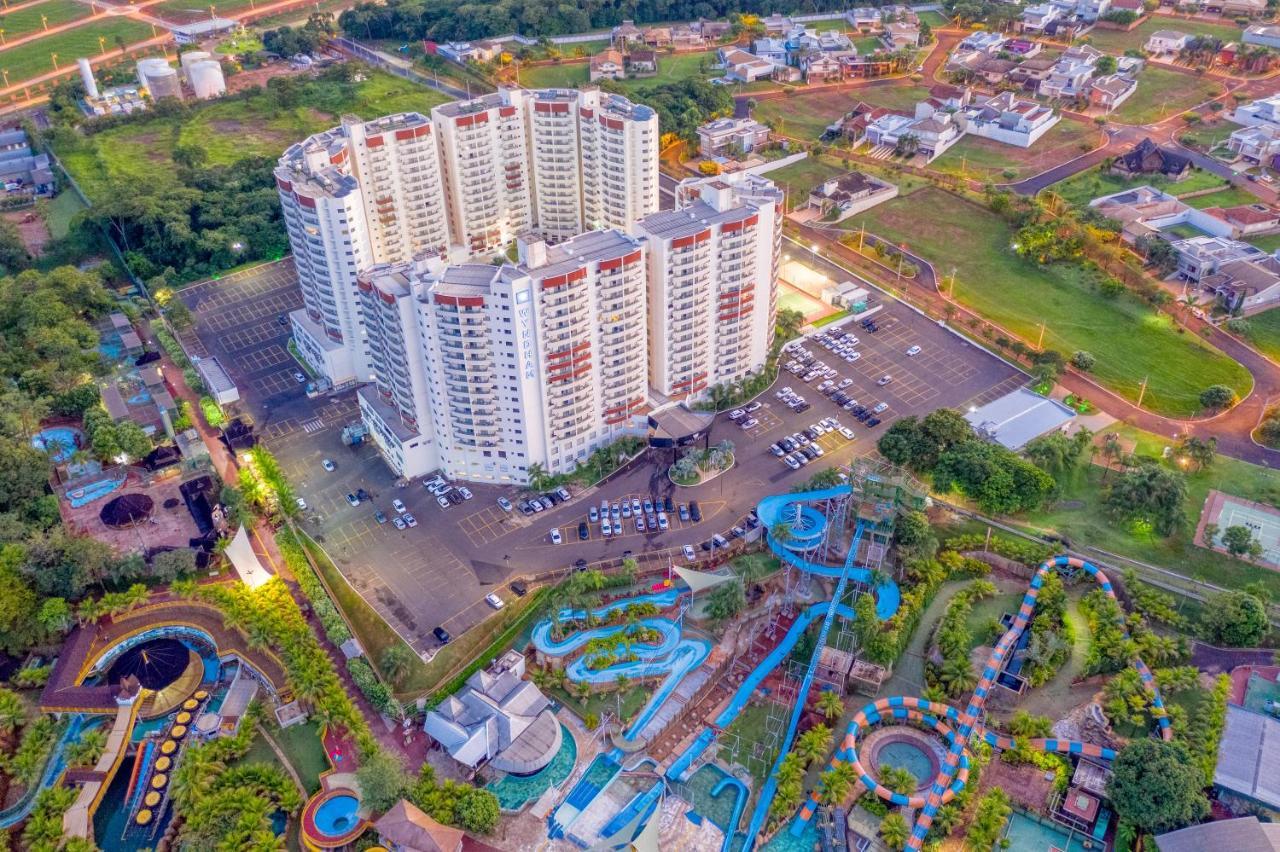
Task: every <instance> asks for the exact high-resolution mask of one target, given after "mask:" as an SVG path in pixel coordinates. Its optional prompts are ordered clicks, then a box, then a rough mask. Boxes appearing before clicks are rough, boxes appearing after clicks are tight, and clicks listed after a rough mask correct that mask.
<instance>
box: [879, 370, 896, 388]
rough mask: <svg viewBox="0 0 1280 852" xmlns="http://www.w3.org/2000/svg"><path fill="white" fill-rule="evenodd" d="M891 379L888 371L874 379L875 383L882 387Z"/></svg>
mask: <svg viewBox="0 0 1280 852" xmlns="http://www.w3.org/2000/svg"><path fill="white" fill-rule="evenodd" d="M891 381H893V376H891V375H889V374H888V373H885V374H884V375H883V376H881V377H880V378H879V379H878V380H877V381H876V384H877V385H879V386H880V387H884V386H885V385H887V384H889V382H891Z"/></svg>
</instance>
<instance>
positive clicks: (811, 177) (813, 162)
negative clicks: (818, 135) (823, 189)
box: [766, 156, 847, 208]
mask: <svg viewBox="0 0 1280 852" xmlns="http://www.w3.org/2000/svg"><path fill="white" fill-rule="evenodd" d="M845 171H847V169H842V168H840V167H839V166H837V165H834V164H832V163H828V162H825V161H823V160H819V159H816V158H814V157H812V156H809V157H805V158H804V159H803V160H800V161H799V162H795V163H792V164H791V165H788V166H783V167H782V168H780V169H774V170H773V171H771V172H766V175H767V176H768V178H769V180H771V181H773V182H774V183H777V184H778V185H779V186H781V187H782V188H783V189H785V190H786V191H787V205H788V206H789V207H791V208H796V207H800V206H803V205H804V204H805V202H806V200H807V199H808V197H809V191H810V190H812V189H813V188H814V187H815V186H817V185H818V184H820V183H822V182H823V181H824V180H827V179H828V178H833V177H835V176H836V175H838V174H843V173H844V172H845Z"/></svg>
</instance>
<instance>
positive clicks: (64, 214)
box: [44, 188, 85, 240]
mask: <svg viewBox="0 0 1280 852" xmlns="http://www.w3.org/2000/svg"><path fill="white" fill-rule="evenodd" d="M83 209H85V208H84V203H83V202H82V201H81V200H80V196H78V195H76V194H75V192H74V191H73V190H71V189H65V188H64V191H63V192H62V193H60V194H59V195H58V196H57V197H56V198H54V199H53V200H51V201H50V202H49V205H48V207H46V208H45V220H44V222H45V224H46V225H48V226H49V235H50V236H51V237H53V238H54V239H55V240H57V239H61V238H62V237H65V236H66V235H67V234H68V233H70V231H71V218H72V217H73V216H75V215H76V214H77V213H79V212H80V211H81V210H83Z"/></svg>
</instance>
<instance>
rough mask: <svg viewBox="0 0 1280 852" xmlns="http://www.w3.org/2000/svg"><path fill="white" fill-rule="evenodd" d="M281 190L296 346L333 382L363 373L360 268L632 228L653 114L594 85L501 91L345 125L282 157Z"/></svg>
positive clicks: (644, 195) (651, 142) (650, 177)
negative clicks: (294, 286) (299, 303)
mask: <svg viewBox="0 0 1280 852" xmlns="http://www.w3.org/2000/svg"><path fill="white" fill-rule="evenodd" d="M276 183H277V186H278V188H279V192H280V199H281V206H282V208H283V211H284V220H285V226H286V228H287V230H288V233H289V241H290V244H291V246H292V248H293V253H294V257H295V263H296V266H297V269H298V277H299V280H300V282H301V286H302V292H303V301H304V308H303V309H302V310H300V311H296V312H294V314H293V315H292V324H293V332H294V339H295V340H296V341H297V344H298V349H299V351H300V352H301V353H302V355H303V357H304V358H306V360H307V362H308V363H309V364H310V365H311V366H312V367H313V368H314V369H316V370H317V371H318V372H320V373H322V374H323V375H324V376H325V377H326V378H328V379H329V380H330V382H332V384H334V385H335V386H341V385H344V384H349V383H353V382H363V381H368V380H369V379H370V378H371V375H372V374H371V373H370V356H369V351H368V347H367V344H366V336H367V330H366V328H365V322H364V318H363V316H362V314H361V301H360V299H359V298H358V296H357V292H356V275H357V274H358V273H359V272H361V271H363V270H365V269H368V268H369V267H371V266H374V265H376V264H383V263H402V262H407V261H409V260H411V259H412V258H413V257H415V256H418V255H421V254H423V253H436V254H437V255H439V256H440V257H444V258H448V259H450V260H453V261H463V260H467V259H471V258H483V259H486V260H487V259H489V258H492V257H493V256H494V255H497V254H500V253H501V252H503V251H505V250H506V248H507V247H508V246H509V245H510V244H511V242H512V240H514V239H515V238H516V237H517V236H526V237H528V236H532V237H537V238H541V239H544V240H547V241H549V242H553V243H554V242H559V241H562V240H566V239H569V238H570V237H573V236H575V235H577V234H580V233H582V232H584V231H590V230H596V229H600V228H620V229H624V230H627V229H630V228H631V227H632V226H633V225H634V224H635V222H636V221H637V220H638V219H640V218H641V217H643V216H645V215H647V214H649V213H652V212H654V211H656V210H657V209H658V118H657V114H656V113H655V112H654V111H653V110H651V109H650V108H648V107H645V106H639V105H636V104H632V103H631V102H630V101H628V100H626V99H625V98H622V97H620V96H618V95H610V94H606V93H602V92H599V91H596V90H588V91H582V92H579V91H572V90H566V91H558V90H545V91H525V90H519V89H514V90H505V89H504V90H502V91H499V92H498V93H497V94H493V95H486V96H484V97H482V98H477V99H475V100H472V101H465V102H456V103H449V104H445V105H443V106H439V107H436V108H435V109H433V110H432V111H431V117H430V118H427V117H425V116H423V115H421V114H419V113H403V114H399V115H392V116H387V117H385V118H381V119H378V120H376V121H371V122H361V121H359V120H358V119H354V118H351V119H344V120H343V123H342V124H341V125H340V126H339V127H336V128H333V129H331V130H328V131H325V132H323V133H319V134H316V135H315V136H312V137H310V138H308V139H306V140H305V141H303V142H300V143H298V144H296V145H293V146H292V147H290V148H289V149H288V150H287V151H285V153H284V155H283V156H282V157H281V158H280V162H279V164H278V165H277V167H276Z"/></svg>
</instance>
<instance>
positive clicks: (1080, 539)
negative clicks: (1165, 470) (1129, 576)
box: [1026, 426, 1280, 595]
mask: <svg viewBox="0 0 1280 852" xmlns="http://www.w3.org/2000/svg"><path fill="white" fill-rule="evenodd" d="M1108 431H1118V432H1120V433H1121V435H1122V436H1123V437H1124V438H1125V439H1128V440H1136V441H1137V447H1136V450H1135V451H1136V452H1137V454H1138V455H1141V456H1146V457H1149V458H1158V457H1159V456H1160V455H1161V453H1162V452H1163V450H1164V448H1165V447H1166V446H1170V445H1171V444H1172V441H1171V440H1169V439H1168V438H1164V437H1161V436H1160V435H1153V434H1151V433H1149V432H1141V431H1139V430H1137V429H1134V428H1132V427H1129V426H1120V427H1119V428H1109V429H1108ZM1103 474H1104V471H1103V469H1102V468H1100V467H1097V466H1095V465H1084V466H1081V467H1080V468H1079V469H1077V470H1076V471H1075V472H1074V473H1073V474H1071V475H1070V476H1069V477H1068V478H1067V479H1066V480H1065V481H1064V482H1063V483H1062V493H1061V495H1060V497H1059V502H1058V503H1057V504H1055V505H1054V506H1052V507H1050V508H1049V509H1047V510H1045V511H1043V512H1037V513H1035V514H1033V515H1031V516H1029V517H1028V518H1026V523H1027V525H1029V526H1031V527H1033V528H1034V529H1036V530H1043V531H1050V530H1053V531H1056V532H1057V533H1059V534H1061V535H1064V536H1066V537H1067V538H1068V539H1070V540H1071V541H1072V542H1073V543H1078V544H1079V545H1081V546H1089V547H1096V548H1098V549H1100V550H1106V551H1109V552H1111V553H1118V554H1120V555H1122V556H1127V557H1130V558H1132V559H1137V560H1140V561H1143V562H1149V563H1151V564H1153V565H1160V566H1162V567H1164V568H1167V569H1169V570H1171V571H1174V572H1176V573H1178V574H1181V575H1182V576H1184V577H1191V578H1195V579H1201V580H1206V581H1208V582H1211V583H1214V584H1216V585H1220V586H1228V587H1233V588H1238V587H1240V586H1242V585H1244V584H1245V583H1249V582H1251V581H1253V580H1258V579H1261V580H1263V582H1265V583H1266V584H1267V586H1268V587H1269V588H1270V589H1271V590H1272V592H1273V593H1274V594H1277V595H1280V573H1277V572H1275V571H1268V570H1266V569H1264V568H1258V567H1256V566H1253V565H1249V564H1247V563H1245V562H1241V561H1240V560H1238V559H1232V558H1231V557H1229V556H1227V555H1226V554H1223V553H1217V552H1214V551H1211V550H1206V549H1205V548H1203V547H1196V546H1195V545H1193V544H1192V543H1191V540H1192V536H1193V535H1194V533H1195V527H1196V523H1197V522H1198V521H1199V518H1200V513H1201V511H1202V510H1203V508H1204V501H1205V498H1206V497H1207V496H1208V494H1209V490H1210V489H1216V490H1219V491H1224V492H1226V493H1228V494H1234V495H1237V496H1239V497H1244V498H1246V499H1249V500H1257V501H1259V502H1266V503H1272V504H1274V503H1276V502H1277V501H1278V500H1280V481H1277V478H1276V474H1275V471H1273V470H1270V469H1268V468H1265V467H1260V466H1258V465H1253V464H1249V463H1248V462H1242V461H1239V460H1237V459H1233V458H1229V457H1227V456H1218V458H1217V460H1216V461H1215V462H1214V463H1213V465H1212V466H1211V467H1209V468H1208V469H1206V470H1203V471H1194V470H1193V471H1190V472H1188V473H1187V499H1186V501H1185V502H1184V503H1183V511H1184V512H1185V514H1186V517H1187V523H1186V524H1185V525H1184V526H1183V528H1182V530H1181V531H1180V532H1178V533H1176V534H1174V535H1173V536H1171V537H1169V538H1168V539H1160V538H1156V537H1154V536H1153V535H1151V534H1149V533H1147V532H1135V531H1133V530H1130V529H1129V528H1127V527H1126V526H1125V525H1123V524H1121V523H1119V522H1118V521H1117V520H1116V519H1115V518H1114V517H1112V516H1111V515H1110V514H1109V513H1108V512H1107V510H1106V507H1105V506H1104V505H1103V503H1102V498H1101V493H1100V489H1101V488H1102V487H1103V486H1104V485H1105V484H1106V483H1105V482H1104V481H1103ZM1116 475H1117V474H1116V472H1115V471H1112V472H1111V473H1110V474H1108V477H1107V478H1108V480H1114V479H1115V478H1116ZM1068 507H1069V508H1068Z"/></svg>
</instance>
